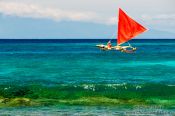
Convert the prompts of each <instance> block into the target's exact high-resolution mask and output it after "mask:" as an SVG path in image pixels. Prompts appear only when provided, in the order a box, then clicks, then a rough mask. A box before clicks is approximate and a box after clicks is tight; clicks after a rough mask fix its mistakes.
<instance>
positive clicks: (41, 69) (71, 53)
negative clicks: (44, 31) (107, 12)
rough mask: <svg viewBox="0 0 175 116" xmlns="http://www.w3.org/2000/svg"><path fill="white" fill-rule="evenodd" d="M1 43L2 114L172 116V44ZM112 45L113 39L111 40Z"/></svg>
mask: <svg viewBox="0 0 175 116" xmlns="http://www.w3.org/2000/svg"><path fill="white" fill-rule="evenodd" d="M107 42H108V40H107V39H28V40H27V39H8V40H6V39H1V40H0V85H1V86H0V107H1V109H0V114H1V115H11V114H13V115H14V114H16V115H17V114H19V115H32V113H33V115H42V114H43V113H44V114H47V115H84V114H86V115H134V114H136V115H139V114H142V115H149V114H152V115H175V49H174V46H175V40H174V39H134V40H132V41H130V44H131V45H132V46H134V47H137V51H136V52H135V53H132V54H127V53H122V52H119V51H102V50H100V49H98V48H97V47H96V46H95V45H96V44H100V43H107ZM112 44H113V45H116V40H112Z"/></svg>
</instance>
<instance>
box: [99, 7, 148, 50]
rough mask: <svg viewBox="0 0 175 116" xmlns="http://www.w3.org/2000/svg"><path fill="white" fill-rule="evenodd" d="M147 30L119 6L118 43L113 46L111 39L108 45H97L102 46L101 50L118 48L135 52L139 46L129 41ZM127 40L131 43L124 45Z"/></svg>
mask: <svg viewBox="0 0 175 116" xmlns="http://www.w3.org/2000/svg"><path fill="white" fill-rule="evenodd" d="M146 30H147V29H146V28H145V27H143V26H142V25H141V24H139V23H138V22H136V21H134V20H133V19H132V18H130V17H129V16H128V15H127V14H126V13H125V12H124V11H123V10H122V9H120V8H119V18H118V37H117V45H116V46H112V44H111V41H109V42H108V43H107V45H104V44H98V45H96V47H98V48H100V49H101V50H118V51H121V52H126V53H133V52H135V51H136V50H137V48H136V47H132V46H131V44H129V42H128V41H129V40H131V39H132V38H134V37H136V36H137V35H139V34H141V33H143V32H144V31H146ZM126 42H127V43H128V44H129V45H128V46H122V44H124V43H126Z"/></svg>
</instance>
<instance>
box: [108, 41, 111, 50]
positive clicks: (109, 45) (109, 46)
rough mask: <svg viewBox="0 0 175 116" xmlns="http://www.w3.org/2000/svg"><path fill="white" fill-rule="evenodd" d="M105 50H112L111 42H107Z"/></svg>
mask: <svg viewBox="0 0 175 116" xmlns="http://www.w3.org/2000/svg"><path fill="white" fill-rule="evenodd" d="M107 48H108V49H111V48H112V44H111V41H108V43H107Z"/></svg>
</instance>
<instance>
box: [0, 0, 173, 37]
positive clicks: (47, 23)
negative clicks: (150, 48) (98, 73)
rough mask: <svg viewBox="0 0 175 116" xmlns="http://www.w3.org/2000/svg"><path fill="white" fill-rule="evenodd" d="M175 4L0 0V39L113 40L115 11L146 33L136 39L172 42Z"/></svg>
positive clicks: (120, 0) (159, 0) (111, 0)
mask: <svg viewBox="0 0 175 116" xmlns="http://www.w3.org/2000/svg"><path fill="white" fill-rule="evenodd" d="M174 4H175V1H174V0H0V38H1V39H2V38H4V39H13V38H15V39H66V38H67V39H80V38H82V39H83V38H90V39H93V38H94V39H103V38H110V39H111V38H116V35H117V22H118V8H122V9H123V10H124V11H125V12H126V13H127V14H128V15H129V16H130V17H132V18H133V19H134V20H136V21H138V22H139V23H141V24H142V25H144V26H145V27H146V28H147V29H148V31H147V32H145V33H144V34H141V35H140V36H138V37H137V38H148V39H158V38H175V7H174Z"/></svg>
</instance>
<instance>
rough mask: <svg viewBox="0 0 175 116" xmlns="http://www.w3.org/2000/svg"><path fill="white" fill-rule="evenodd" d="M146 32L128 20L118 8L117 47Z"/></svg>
mask: <svg viewBox="0 0 175 116" xmlns="http://www.w3.org/2000/svg"><path fill="white" fill-rule="evenodd" d="M144 31H146V28H144V27H143V26H142V25H140V24H139V23H137V22H136V21H134V20H133V19H132V18H130V17H129V16H128V15H127V14H126V13H125V12H124V11H122V10H121V9H120V8H119V21H118V39H117V43H118V45H120V44H122V43H125V42H127V41H129V40H130V39H132V38H133V37H135V36H137V35H138V34H140V33H143V32H144Z"/></svg>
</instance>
